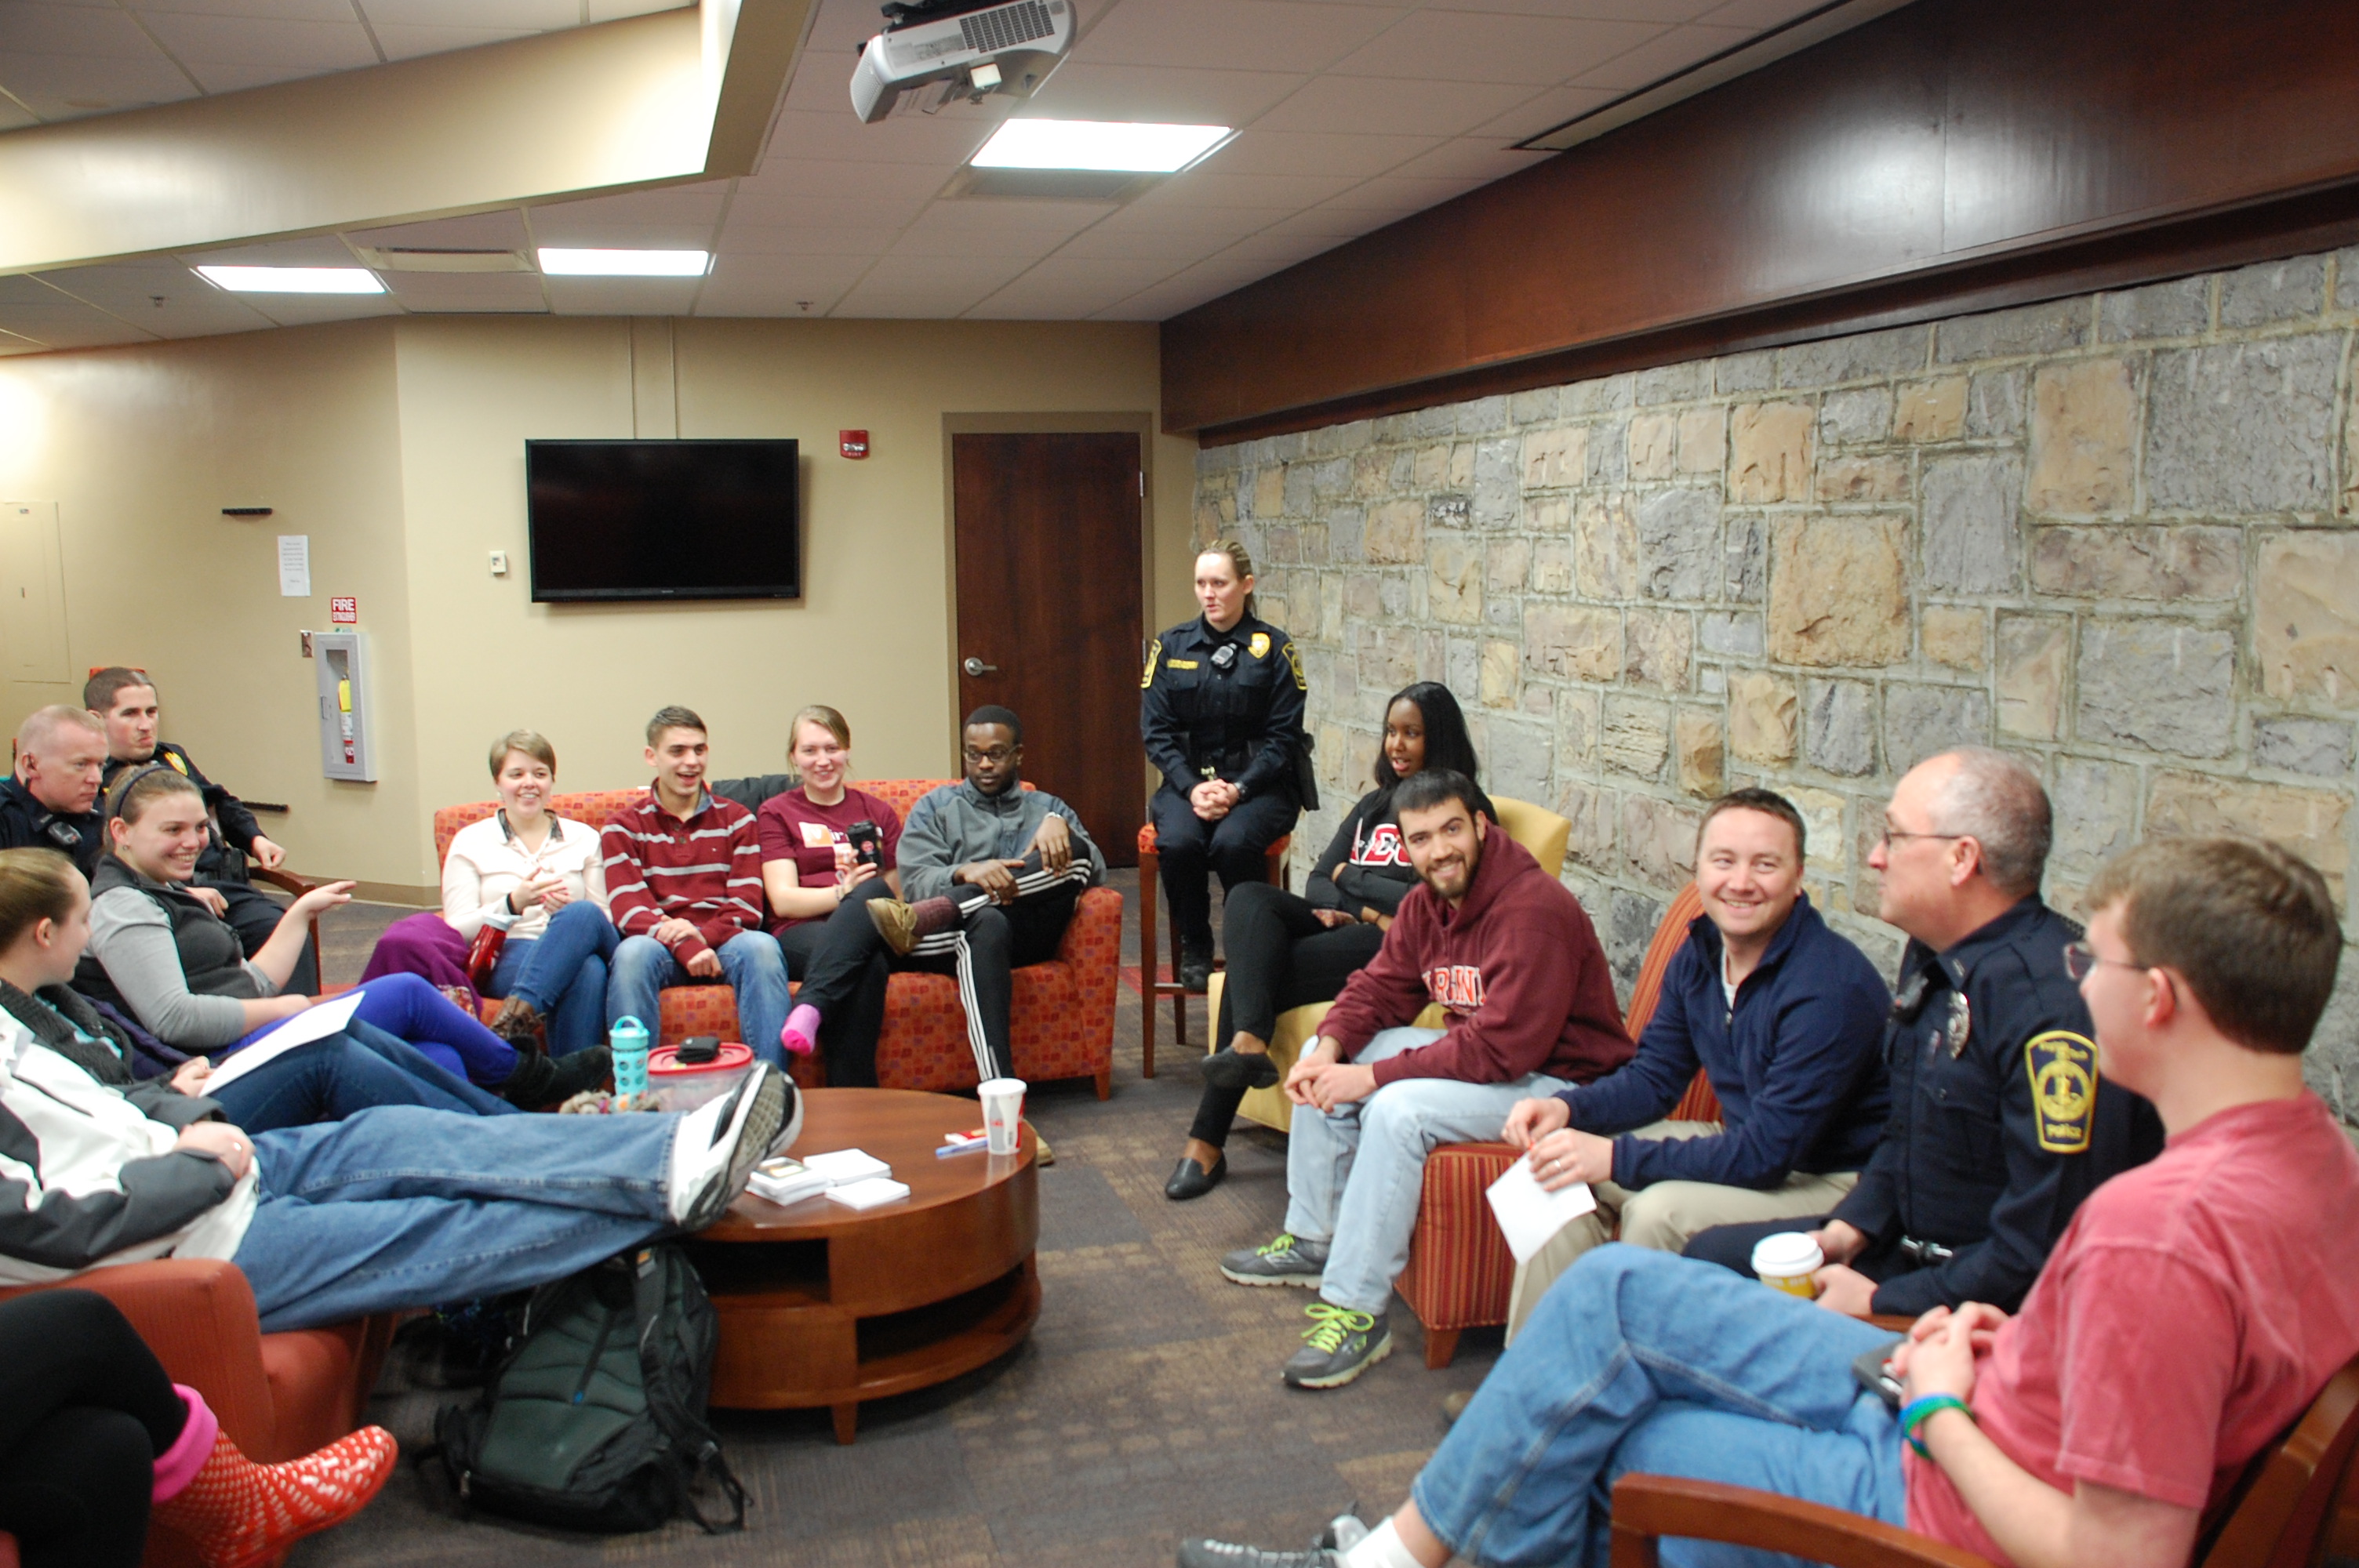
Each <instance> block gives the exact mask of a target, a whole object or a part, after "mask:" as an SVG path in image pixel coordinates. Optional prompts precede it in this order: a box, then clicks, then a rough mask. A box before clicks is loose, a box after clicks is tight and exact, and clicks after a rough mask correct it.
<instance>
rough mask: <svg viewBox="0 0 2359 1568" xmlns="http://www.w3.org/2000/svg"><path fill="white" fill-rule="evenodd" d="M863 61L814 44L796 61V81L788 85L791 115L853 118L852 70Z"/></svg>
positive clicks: (844, 51) (840, 50)
mask: <svg viewBox="0 0 2359 1568" xmlns="http://www.w3.org/2000/svg"><path fill="white" fill-rule="evenodd" d="M859 59H860V57H859V56H857V55H855V54H853V53H852V52H851V51H850V50H848V49H820V48H819V47H818V46H817V42H816V40H814V42H813V43H812V44H811V45H810V47H807V48H806V49H804V50H803V52H802V53H801V54H800V55H799V56H798V57H797V58H796V60H795V76H794V80H793V81H789V82H788V83H787V103H786V107H787V111H788V113H789V114H843V115H844V116H846V117H847V118H849V117H850V115H851V114H852V68H853V66H854V65H855V64H857V63H858V61H859ZM854 123H855V124H856V123H857V122H854ZM776 139H777V138H776V137H773V138H772V140H773V141H775V140H776Z"/></svg>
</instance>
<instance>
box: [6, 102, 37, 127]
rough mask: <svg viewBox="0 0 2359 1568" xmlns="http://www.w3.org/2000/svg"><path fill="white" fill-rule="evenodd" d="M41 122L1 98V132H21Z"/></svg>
mask: <svg viewBox="0 0 2359 1568" xmlns="http://www.w3.org/2000/svg"><path fill="white" fill-rule="evenodd" d="M38 124H40V122H39V121H38V120H37V119H35V118H34V117H33V116H32V115H30V114H27V113H26V112H25V111H24V110H22V109H19V108H17V107H16V104H15V103H12V102H10V101H9V100H7V99H5V98H0V131H21V130H23V129H24V128H25V127H26V126H27V125H38Z"/></svg>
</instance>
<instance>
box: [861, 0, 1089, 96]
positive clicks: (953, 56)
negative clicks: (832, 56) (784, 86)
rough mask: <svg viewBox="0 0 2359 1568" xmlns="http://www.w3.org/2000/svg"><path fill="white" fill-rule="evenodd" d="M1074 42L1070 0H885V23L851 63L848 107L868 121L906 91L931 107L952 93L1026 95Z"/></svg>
mask: <svg viewBox="0 0 2359 1568" xmlns="http://www.w3.org/2000/svg"><path fill="white" fill-rule="evenodd" d="M1072 48H1073V5H1072V0H1014V3H1013V4H1012V5H1011V4H994V3H992V0H907V3H904V4H897V5H886V7H885V30H884V31H883V32H881V33H879V34H877V35H876V36H875V38H871V39H869V40H868V41H867V42H866V43H865V44H863V45H862V46H861V49H860V63H859V64H858V65H856V66H854V67H853V71H852V108H853V113H854V114H858V115H859V116H860V118H861V119H862V120H863V121H864V122H865V123H866V124H871V125H873V124H875V123H876V122H877V121H879V120H882V119H883V118H885V116H886V115H887V114H891V113H892V112H893V110H894V107H895V106H896V105H897V104H898V103H901V102H902V101H903V98H904V96H905V95H907V96H908V101H909V102H910V103H912V104H913V105H914V106H916V107H918V108H919V109H922V110H923V111H924V112H925V113H927V114H932V113H933V112H934V111H935V110H937V109H940V107H941V106H942V105H943V104H945V103H949V102H950V101H951V99H953V98H965V99H967V100H969V101H970V102H973V103H981V102H982V101H983V99H984V97H985V96H987V95H988V94H991V93H994V92H1004V93H1006V94H1007V95H1008V96H1009V97H1011V98H1029V97H1031V96H1032V94H1033V92H1034V91H1035V90H1037V89H1038V87H1039V85H1040V84H1041V83H1042V82H1044V81H1048V80H1049V72H1050V71H1052V70H1056V69H1057V63H1058V62H1059V61H1060V60H1061V59H1064V58H1065V56H1066V55H1068V54H1070V53H1071V52H1072ZM920 90H924V91H920Z"/></svg>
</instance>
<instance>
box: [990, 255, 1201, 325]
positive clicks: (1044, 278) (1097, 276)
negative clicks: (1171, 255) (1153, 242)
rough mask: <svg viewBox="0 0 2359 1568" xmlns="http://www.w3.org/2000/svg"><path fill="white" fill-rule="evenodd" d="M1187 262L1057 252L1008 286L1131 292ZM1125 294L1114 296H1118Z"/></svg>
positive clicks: (1078, 312) (1081, 312)
mask: <svg viewBox="0 0 2359 1568" xmlns="http://www.w3.org/2000/svg"><path fill="white" fill-rule="evenodd" d="M1183 265H1187V264H1185V263H1181V262H1178V261H1172V260H1151V259H1150V260H1131V261H1104V260H1091V259H1088V258H1085V257H1081V256H1064V255H1055V256H1050V257H1049V259H1048V260H1046V261H1044V262H1042V263H1040V264H1039V265H1037V266H1035V267H1033V268H1032V269H1031V270H1030V271H1028V272H1026V273H1025V274H1023V275H1022V276H1019V277H1017V278H1016V280H1015V281H1014V282H1012V283H1010V284H1009V285H1008V286H1007V287H1009V288H1024V289H1030V290H1033V291H1035V292H1048V291H1050V290H1054V289H1059V288H1071V289H1075V290H1096V289H1102V288H1119V289H1120V290H1121V291H1122V295H1131V294H1136V293H1137V292H1138V291H1139V290H1140V289H1142V288H1145V287H1147V285H1148V284H1151V283H1160V282H1162V281H1163V280H1164V279H1165V278H1167V277H1169V276H1171V275H1172V274H1173V273H1175V272H1178V271H1180V269H1181V268H1182V266H1183ZM1122 295H1117V296H1115V298H1119V297H1122ZM1113 303H1114V299H1113V298H1109V299H1106V300H1103V301H1102V302H1101V304H1099V305H1093V306H1091V307H1090V309H1091V310H1095V309H1099V308H1103V306H1104V305H1111V304H1113ZM1088 313H1089V312H1088V311H1087V310H1081V309H1075V310H1071V311H1065V312H1060V314H1064V315H1073V316H1081V315H1087V314H1088Z"/></svg>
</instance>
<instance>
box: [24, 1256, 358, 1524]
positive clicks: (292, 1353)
mask: <svg viewBox="0 0 2359 1568" xmlns="http://www.w3.org/2000/svg"><path fill="white" fill-rule="evenodd" d="M59 1286H72V1287H74V1288H76V1289H80V1290H86V1291H95V1292H98V1293H99V1294H100V1295H103V1296H104V1297H105V1298H106V1299H107V1300H109V1301H111V1302H113V1303H114V1304H115V1305H116V1306H117V1307H119V1308H121V1309H122V1311H123V1315H124V1316H125V1317H127V1318H129V1319H130V1320H131V1326H132V1327H133V1328H135V1329H137V1330H138V1331H139V1337H140V1338H141V1339H143V1340H145V1341H146V1342H147V1348H148V1349H150V1350H152V1351H154V1352H155V1353H156V1359H158V1361H161V1362H162V1363H163V1364H164V1370H165V1371H166V1372H167V1373H168V1374H170V1376H171V1379H172V1380H173V1381H174V1382H176V1383H186V1384H187V1385H189V1387H190V1388H192V1389H195V1390H197V1391H198V1392H200V1393H201V1394H203V1395H204V1396H205V1403H207V1404H208V1405H211V1406H212V1411H213V1413H214V1414H215V1415H217V1416H219V1417H220V1418H221V1423H222V1429H223V1431H225V1432H227V1433H229V1434H230V1437H231V1438H232V1439H233V1440H234V1442H235V1443H236V1444H237V1445H238V1446H239V1447H240V1448H242V1449H244V1450H245V1452H246V1454H247V1455H248V1456H250V1457H252V1458H254V1459H257V1460H260V1461H262V1462H263V1463H265V1464H273V1463H276V1462H277V1461H279V1460H282V1459H294V1458H299V1457H300V1456H301V1455H303V1454H309V1453H310V1452H311V1450H313V1449H315V1448H319V1447H321V1446H323V1445H325V1444H330V1443H333V1442H334V1441H335V1440H336V1439H337V1438H339V1437H342V1435H344V1433H348V1432H350V1431H352V1430H353V1428H355V1427H357V1426H359V1425H360V1424H361V1416H362V1412H363V1411H364V1410H365V1409H366V1408H367V1404H368V1394H369V1390H370V1389H371V1388H373V1387H375V1383H376V1375H377V1371H378V1368H381V1367H382V1366H383V1365H384V1363H385V1353H386V1346H389V1345H390V1344H391V1343H392V1342H393V1330H394V1325H395V1323H396V1321H397V1320H396V1318H395V1316H394V1315H393V1314H379V1315H377V1316H375V1317H369V1318H362V1319H358V1320H356V1321H354V1322H352V1323H345V1324H339V1325H335V1326H334V1327H332V1328H306V1329H295V1330H291V1331H289V1332H287V1333H283V1334H265V1333H263V1332H262V1327H261V1325H260V1323H259V1321H258V1320H257V1319H256V1317H255V1309H254V1292H253V1291H252V1290H251V1289H249V1288H248V1287H247V1285H246V1282H245V1274H244V1273H243V1272H242V1271H240V1270H239V1269H238V1267H237V1265H235V1264H234V1263H226V1262H222V1261H220V1260H214V1259H201V1258H187V1259H181V1258H168V1259H163V1260H158V1261H157V1262H153V1263H125V1264H123V1265H120V1266H119V1267H115V1268H110V1269H92V1270H90V1271H86V1272H84V1273H81V1274H77V1275H75V1276H73V1277H72V1278H71V1279H67V1280H60V1281H58V1282H57V1284H56V1285H36V1286H31V1287H25V1288H17V1289H9V1290H0V1300H5V1299H7V1298H8V1297H10V1296H17V1295H22V1294H24V1293H25V1292H26V1289H32V1290H55V1289H57V1288H58V1287H59ZM15 1561H16V1544H15V1542H14V1541H9V1539H8V1538H7V1537H6V1536H0V1568H8V1565H10V1564H13V1563H15ZM144 1561H145V1562H146V1563H147V1564H148V1568H184V1565H189V1564H193V1563H195V1561H196V1559H195V1557H194V1556H193V1555H192V1554H191V1553H190V1552H187V1551H186V1550H185V1549H184V1548H183V1547H182V1546H181V1545H180V1543H179V1541H176V1540H174V1539H173V1538H172V1537H171V1536H170V1535H168V1534H167V1533H165V1532H163V1531H160V1530H158V1531H156V1532H155V1533H153V1534H152V1535H151V1536H150V1537H149V1539H148V1542H147V1556H146V1558H145V1559H144Z"/></svg>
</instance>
